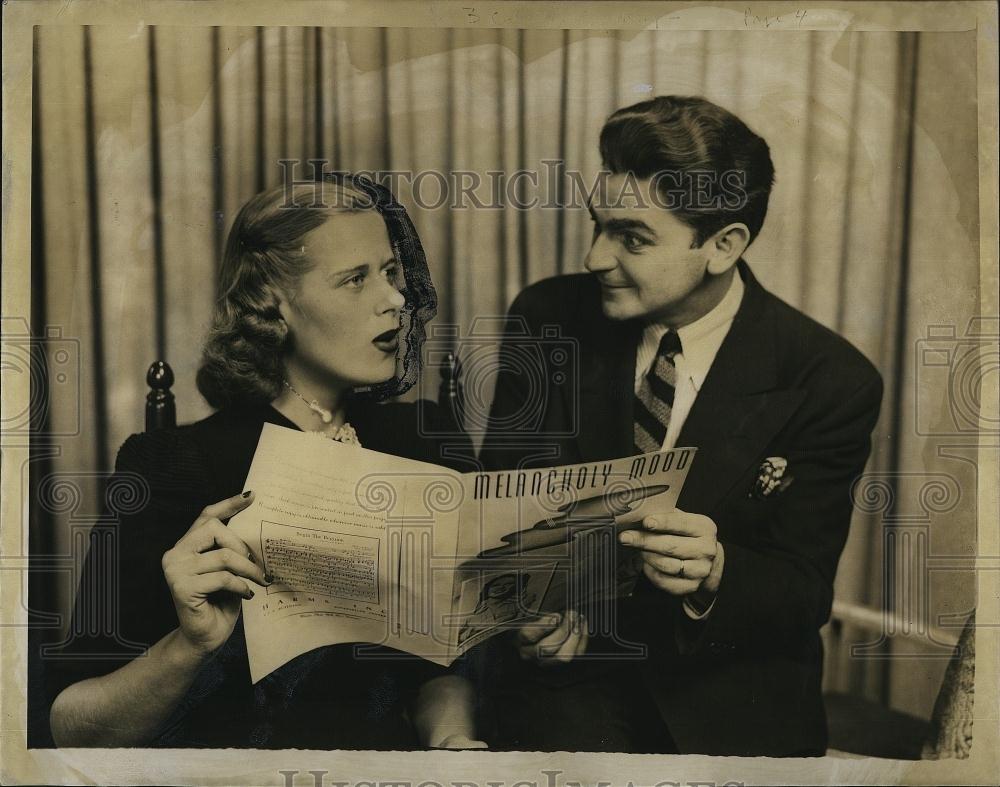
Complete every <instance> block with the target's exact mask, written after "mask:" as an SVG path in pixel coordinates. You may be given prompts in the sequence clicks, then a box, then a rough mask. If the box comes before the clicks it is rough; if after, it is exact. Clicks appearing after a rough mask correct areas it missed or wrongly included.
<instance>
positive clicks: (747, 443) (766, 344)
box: [677, 260, 804, 514]
mask: <svg viewBox="0 0 1000 787" xmlns="http://www.w3.org/2000/svg"><path fill="white" fill-rule="evenodd" d="M738 270H739V273H740V275H741V276H743V279H744V283H745V284H746V290H745V293H744V296H743V303H742V304H741V305H740V309H739V311H738V312H737V314H736V317H735V319H734V320H733V325H732V327H731V328H730V330H729V333H728V334H727V335H726V338H725V340H724V341H723V343H722V346H721V347H720V348H719V352H718V354H717V355H716V357H715V361H714V363H713V364H712V368H711V370H710V371H709V373H708V376H707V377H706V378H705V383H704V385H702V388H701V391H700V392H699V393H698V398H697V399H695V403H694V406H693V407H692V408H691V412H690V413H689V414H688V417H687V420H686V421H685V422H684V427H683V428H682V429H681V433H680V436H679V438H678V441H677V445H678V446H689V445H691V446H697V448H698V449H699V451H698V457H697V458H696V459H695V462H694V464H693V465H692V467H691V472H690V474H689V475H688V478H687V482H686V483H685V485H684V490H683V491H682V492H681V496H680V499H679V500H678V502H677V506H678V508H681V509H683V510H685V511H693V512H697V513H704V514H708V513H710V512H711V511H712V510H713V509H714V507H715V506H716V505H717V504H718V503H719V501H720V500H722V499H723V497H724V496H725V494H726V493H727V492H728V491H729V490H730V489H731V488H732V486H733V484H735V483H736V481H737V480H739V478H740V476H741V475H742V474H743V473H744V472H746V470H747V468H748V467H749V466H750V465H751V464H752V463H754V462H757V461H759V456H758V455H759V454H760V452H761V451H763V450H764V447H765V446H766V445H767V443H768V442H769V441H770V439H771V438H772V437H773V436H774V435H775V434H776V433H777V432H778V431H779V430H780V429H781V427H782V426H783V425H784V424H785V422H786V421H787V420H788V419H789V418H790V417H791V415H792V413H794V412H795V410H796V409H798V407H799V405H800V404H801V403H802V399H803V397H804V392H803V391H800V390H796V389H788V390H782V389H779V388H777V387H776V386H777V369H776V363H777V358H776V355H775V342H774V333H773V332H774V324H773V316H772V313H771V309H770V308H769V304H768V302H767V299H768V298H769V297H770V296H768V294H767V293H766V292H765V291H764V289H763V288H762V287H761V286H760V284H758V283H757V280H756V279H755V278H754V276H753V274H752V273H751V272H750V269H749V267H748V266H747V265H746V263H745V262H743V261H742V260H741V261H740V263H739V269H738Z"/></svg>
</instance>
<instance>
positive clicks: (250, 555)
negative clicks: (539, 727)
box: [247, 552, 257, 563]
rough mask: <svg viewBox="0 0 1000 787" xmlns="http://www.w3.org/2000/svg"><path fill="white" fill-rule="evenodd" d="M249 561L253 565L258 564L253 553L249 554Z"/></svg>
mask: <svg viewBox="0 0 1000 787" xmlns="http://www.w3.org/2000/svg"><path fill="white" fill-rule="evenodd" d="M247 560H249V561H250V562H251V563H256V562H257V559H256V558H255V557H254V556H253V552H247Z"/></svg>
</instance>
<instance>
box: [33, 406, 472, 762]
mask: <svg viewBox="0 0 1000 787" xmlns="http://www.w3.org/2000/svg"><path fill="white" fill-rule="evenodd" d="M418 408H420V409H418ZM348 415H349V419H350V421H351V423H352V425H353V426H354V427H355V429H356V430H357V432H358V437H359V439H360V440H361V443H362V445H363V446H364V447H365V448H370V449H372V450H375V451H381V452H383V453H388V454H394V455H396V456H402V457H407V458H411V459H418V460H421V461H426V462H433V463H435V464H444V463H445V462H446V461H447V460H446V459H445V458H444V457H445V452H444V451H443V450H442V448H443V441H442V440H437V439H434V438H432V437H427V436H421V435H419V434H418V431H419V430H418V418H420V419H421V420H422V421H423V423H424V424H425V425H426V424H432V425H433V424H441V423H442V421H441V418H440V414H439V413H438V411H437V408H436V406H435V405H434V404H433V403H429V402H420V403H419V404H401V403H393V404H384V405H376V404H367V403H356V404H354V405H353V406H352V407H351V408H350V410H349V413H348ZM265 422H269V423H273V424H277V425H279V426H284V427H287V428H291V429H297V427H296V426H295V425H294V424H293V423H292V422H291V421H289V420H288V419H287V418H285V417H284V416H282V415H281V414H280V413H279V412H277V411H276V410H274V409H273V408H272V407H270V406H268V405H262V406H252V407H242V408H233V409H227V410H223V411H220V412H218V413H216V414H214V415H212V416H210V417H208V418H206V419H204V420H202V421H199V422H198V423H195V424H191V425H188V426H182V427H179V428H177V429H172V430H166V431H159V432H150V433H146V434H136V435H132V436H131V437H130V438H129V439H128V440H127V441H126V442H125V444H124V445H123V446H122V447H121V450H120V451H119V454H118V461H117V462H116V466H115V470H116V474H117V475H118V477H119V478H126V477H127V476H125V475H124V474H127V473H134V474H137V475H138V476H140V477H141V478H143V479H145V480H146V482H148V484H149V490H150V499H149V502H148V504H147V505H146V506H145V507H144V508H143V509H142V510H141V511H139V512H138V513H133V514H128V515H124V516H121V517H120V518H119V524H118V525H117V528H116V538H115V542H116V545H117V552H118V556H119V557H118V558H116V559H113V560H111V561H110V562H107V561H104V560H101V559H99V558H98V557H95V556H94V555H93V554H92V555H90V556H88V560H87V564H86V566H85V568H84V573H83V580H82V582H81V585H80V592H79V595H78V597H77V604H76V608H75V610H74V625H73V627H72V629H73V631H79V630H80V629H81V628H82V629H87V628H90V627H89V626H87V625H82V623H83V620H84V617H83V614H82V610H83V609H84V608H85V605H87V604H88V603H89V600H88V592H89V591H88V588H92V587H94V585H93V582H94V581H95V580H96V581H103V578H104V577H106V576H107V574H108V571H113V570H114V567H115V566H118V567H119V579H118V588H119V593H118V594H116V595H117V596H118V598H119V612H118V622H117V625H111V626H104V627H102V628H105V629H107V630H109V631H112V632H115V633H116V634H117V637H116V636H114V635H113V634H107V633H105V634H102V633H100V632H93V631H91V632H87V631H82V632H79V633H78V634H77V635H75V636H74V637H73V638H72V640H71V642H70V644H69V645H68V646H67V647H66V648H65V649H63V650H62V652H61V658H60V659H59V660H58V661H57V662H54V663H52V664H51V665H50V670H49V674H50V678H51V684H50V688H51V694H50V696H52V697H54V696H55V695H56V693H57V692H58V691H60V690H61V689H62V688H65V687H66V686H68V685H70V684H71V683H75V682H76V681H79V680H83V679H84V678H88V677H93V676H97V675H104V674H107V673H109V672H111V671H113V670H115V669H117V668H119V667H121V666H122V665H123V664H125V663H126V662H127V661H128V660H129V658H131V657H133V656H134V654H135V652H136V645H137V644H138V645H139V646H143V647H148V646H151V645H153V644H154V643H156V642H157V641H158V640H160V639H161V638H162V637H163V636H165V635H166V634H168V633H169V632H170V631H172V630H173V629H175V628H176V627H177V625H178V624H177V614H176V612H175V610H174V606H173V601H172V599H171V596H170V592H169V590H168V588H167V585H166V581H165V580H164V578H163V571H162V568H161V565H160V560H161V558H162V557H163V553H164V552H166V551H167V550H168V549H170V548H171V547H172V546H173V545H174V544H175V543H176V542H177V540H178V539H179V538H180V537H181V536H182V535H184V533H185V532H186V531H187V530H188V528H189V527H190V526H191V524H192V522H194V520H195V519H196V518H197V517H198V516H199V514H200V512H201V510H202V509H203V508H204V507H205V506H206V505H208V504H210V503H215V502H218V501H220V500H223V499H225V498H227V497H231V496H232V495H236V494H239V493H240V492H241V491H244V490H243V483H244V481H245V480H246V475H247V472H248V471H249V469H250V463H251V461H252V459H253V454H254V451H255V449H256V447H257V441H258V439H259V437H260V432H261V429H262V427H263V424H264V423H265ZM430 431H434V430H433V429H432V430H430ZM443 431H447V430H443ZM425 433H426V430H425ZM449 443H450V444H451V447H450V449H449V451H448V455H450V456H454V455H455V454H456V448H457V449H458V453H460V454H462V455H464V456H470V455H471V451H470V449H469V448H468V446H467V445H459V446H457V447H456V446H455V445H454V440H450V441H449ZM458 461H459V462H461V461H462V460H458ZM449 463H450V464H451V465H452V466H455V465H456V460H454V459H452V460H451V461H450V462H449ZM456 469H461V470H467V469H470V468H469V466H465V467H456ZM355 647H356V646H354V645H337V646H332V647H325V648H320V649H318V650H314V651H311V652H309V653H306V654H303V655H302V656H300V657H298V658H296V659H294V660H292V661H290V662H289V663H288V664H286V665H284V666H283V667H281V668H280V669H279V670H277V671H275V672H274V673H272V674H271V675H269V676H268V677H267V678H265V679H263V680H262V681H260V682H259V683H258V684H256V685H252V684H251V682H250V672H249V667H248V664H247V654H246V643H245V640H244V637H243V628H242V619H240V621H238V622H237V624H236V628H235V630H234V632H233V635H232V636H231V637H230V639H229V641H228V642H227V643H226V645H225V646H223V648H222V649H220V651H219V652H218V653H217V654H216V656H215V657H214V658H213V659H212V660H211V661H210V662H209V663H208V664H207V665H206V666H205V667H204V668H203V669H202V670H201V671H200V672H199V674H198V677H197V679H196V681H195V683H194V685H193V686H192V688H191V690H190V691H189V692H188V694H187V696H186V697H185V699H184V701H183V702H182V703H181V705H180V706H179V707H178V708H177V710H176V711H175V712H174V714H173V715H172V716H171V718H170V720H169V721H168V723H167V724H166V725H165V727H164V729H163V730H162V731H161V732H160V734H159V735H158V736H157V737H156V740H155V741H154V742H153V745H155V746H170V747H199V746H210V747H254V748H315V749H333V748H337V749H361V748H363V749H407V748H417V747H419V745H420V744H419V742H418V741H417V738H416V736H415V733H414V730H413V728H412V726H411V724H410V722H409V720H408V718H407V715H406V705H407V702H408V700H409V699H411V698H412V697H413V695H414V694H415V692H416V691H417V689H418V688H419V686H420V684H421V683H423V682H424V681H425V680H427V679H429V678H431V677H434V676H435V675H440V674H444V673H445V670H444V669H443V668H440V667H437V666H436V665H433V664H431V663H430V662H427V661H423V660H421V659H417V658H414V657H409V658H406V659H400V658H399V655H400V654H399V653H398V652H397V651H391V650H386V651H385V652H387V653H389V654H391V655H393V656H395V658H392V659H379V658H377V657H375V658H373V657H372V656H371V655H368V656H367V657H359V656H356V655H355ZM368 650H369V651H370V650H371V649H370V648H368Z"/></svg>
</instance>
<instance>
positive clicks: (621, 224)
mask: <svg viewBox="0 0 1000 787" xmlns="http://www.w3.org/2000/svg"><path fill="white" fill-rule="evenodd" d="M604 229H605V231H607V232H626V231H630V230H639V231H640V232H645V233H648V234H649V235H651V236H652V237H654V238H656V237H657V235H656V230H654V229H653V228H652V227H650V226H649V225H648V224H647V223H646V222H644V221H639V219H608V220H607V221H606V222H604Z"/></svg>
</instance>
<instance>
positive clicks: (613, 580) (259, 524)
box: [229, 424, 696, 683]
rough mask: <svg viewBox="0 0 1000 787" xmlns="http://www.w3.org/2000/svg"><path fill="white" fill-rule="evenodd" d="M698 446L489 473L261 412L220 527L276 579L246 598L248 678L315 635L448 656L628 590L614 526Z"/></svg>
mask: <svg viewBox="0 0 1000 787" xmlns="http://www.w3.org/2000/svg"><path fill="white" fill-rule="evenodd" d="M695 452H696V449H694V448H677V449H674V450H672V451H663V452H660V453H653V454H646V455H643V456H633V457H626V458H623V459H616V460H612V461H605V462H594V463H589V464H580V465H566V466H563V467H552V468H544V469H528V470H520V471H509V472H493V473H476V472H472V473H458V472H455V471H453V470H450V469H448V468H444V467H439V466H437V465H432V464H426V463H423V462H415V461H412V460H409V459H402V458H400V457H397V456H391V455H388V454H382V453H378V452H376V451H369V450H367V449H364V448H359V447H357V446H352V445H345V444H343V443H338V442H334V441H332V440H329V439H327V438H325V437H322V436H320V435H318V434H313V433H305V432H299V431H295V430H293V429H286V428H283V427H280V426H275V425H273V424H265V425H264V429H263V432H262V433H261V437H260V442H259V443H258V445H257V452H256V453H255V455H254V459H253V464H252V465H251V467H250V473H249V475H248V476H247V481H246V485H245V486H244V488H245V489H253V490H254V491H255V493H256V497H255V500H254V503H253V504H252V505H251V506H250V507H249V508H247V509H245V510H243V511H241V512H240V513H239V514H237V515H236V516H235V517H233V518H232V520H230V523H229V527H230V528H231V529H232V530H233V531H235V532H236V533H237V535H239V536H240V537H241V538H242V539H243V540H244V541H246V543H247V544H248V545H249V546H250V548H251V549H252V550H253V552H254V558H255V559H256V560H257V561H258V563H259V564H261V565H263V566H264V568H265V571H266V572H268V573H270V574H271V575H272V576H273V577H274V582H273V583H272V584H271V585H270V586H269V587H267V588H263V589H260V590H258V592H257V593H256V595H255V596H254V597H253V598H252V599H250V600H248V601H244V602H243V625H244V631H245V634H246V641H247V651H248V653H249V657H250V674H251V678H252V680H253V682H254V683H256V682H257V681H259V680H260V679H261V678H263V677H265V676H266V675H268V674H269V673H271V672H272V671H274V670H275V669H277V668H278V667H280V666H281V665H282V664H284V663H285V662H287V661H289V660H291V659H292V658H295V657H296V656H298V655H300V654H302V653H305V652H307V651H309V650H312V649H314V648H317V647H321V646H323V645H334V644H339V643H349V642H351V643H372V644H377V645H384V646H388V647H391V648H395V649H396V650H400V651H406V652H407V653H412V654H415V655H417V656H420V657H422V658H425V659H428V660H429V661H433V662H435V663H438V664H450V663H451V662H452V661H453V660H454V659H456V658H457V657H458V656H459V655H461V654H462V653H464V652H465V651H466V650H468V649H469V648H470V647H472V646H473V645H475V644H477V643H479V642H482V641H483V640H484V639H486V638H488V637H490V636H492V635H493V634H496V633H499V632H500V631H503V630H505V629H509V628H511V627H512V626H513V625H516V624H518V623H519V622H526V621H530V620H531V619H533V618H535V617H537V616H538V615H540V614H543V613H546V612H563V611H564V610H566V609H567V608H583V607H585V605H586V604H589V603H594V602H595V601H600V600H601V599H603V600H605V601H606V600H607V599H611V598H614V597H616V596H620V595H623V594H627V593H629V592H630V591H631V587H632V585H633V584H634V582H635V579H636V577H637V575H638V566H637V559H638V554H637V552H636V550H634V549H630V548H627V547H622V546H620V545H619V544H618V543H617V541H618V540H617V532H619V531H620V530H622V529H626V528H630V527H639V526H640V522H641V520H642V519H643V517H645V516H647V515H648V514H650V513H653V512H663V511H669V510H670V509H672V508H673V507H674V505H675V503H676V501H677V496H678V495H679V494H680V491H681V488H682V486H683V485H684V480H685V478H686V476H687V473H688V470H689V468H690V467H691V463H692V461H693V460H694V455H695Z"/></svg>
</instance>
